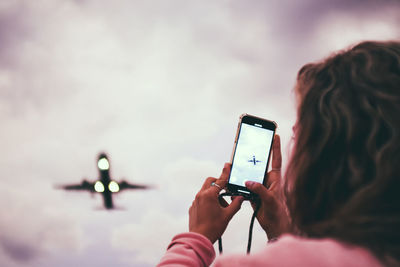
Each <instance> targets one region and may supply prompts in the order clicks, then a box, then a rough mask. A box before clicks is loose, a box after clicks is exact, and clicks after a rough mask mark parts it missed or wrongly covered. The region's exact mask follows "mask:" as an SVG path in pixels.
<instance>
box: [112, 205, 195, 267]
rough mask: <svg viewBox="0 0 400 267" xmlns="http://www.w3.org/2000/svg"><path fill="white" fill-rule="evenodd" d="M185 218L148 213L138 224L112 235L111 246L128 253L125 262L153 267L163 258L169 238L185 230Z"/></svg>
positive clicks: (186, 220) (159, 212)
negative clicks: (152, 266)
mask: <svg viewBox="0 0 400 267" xmlns="http://www.w3.org/2000/svg"><path fill="white" fill-rule="evenodd" d="M187 222H188V219H187V216H180V217H177V216H172V215H171V214H168V213H165V212H162V211H155V210H150V211H148V212H147V213H146V214H145V215H144V216H142V219H141V221H140V222H138V223H136V224H126V225H123V226H121V227H119V228H118V229H115V230H114V231H113V234H112V241H111V242H112V246H113V247H114V248H115V249H117V250H122V251H124V252H126V251H128V252H131V255H133V256H131V257H127V258H125V259H124V261H128V262H133V263H135V264H149V265H150V266H151V265H155V264H156V263H157V262H158V261H159V260H160V259H161V257H162V255H164V253H165V251H166V249H167V246H168V244H169V242H170V240H171V239H172V237H173V236H174V235H175V234H177V233H181V232H184V231H187V230H186V229H187Z"/></svg>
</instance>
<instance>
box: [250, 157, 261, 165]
mask: <svg viewBox="0 0 400 267" xmlns="http://www.w3.org/2000/svg"><path fill="white" fill-rule="evenodd" d="M248 162H252V163H253V164H254V165H256V164H257V162H261V161H260V160H256V156H253V159H251V160H249V161H248Z"/></svg>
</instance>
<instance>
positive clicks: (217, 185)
mask: <svg viewBox="0 0 400 267" xmlns="http://www.w3.org/2000/svg"><path fill="white" fill-rule="evenodd" d="M211 186H216V187H218V188H219V189H221V190H222V187H221V186H220V185H219V184H217V183H216V182H212V183H211Z"/></svg>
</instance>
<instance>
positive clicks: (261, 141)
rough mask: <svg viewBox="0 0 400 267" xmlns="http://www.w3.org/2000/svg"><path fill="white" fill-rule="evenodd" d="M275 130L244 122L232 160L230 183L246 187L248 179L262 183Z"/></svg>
mask: <svg viewBox="0 0 400 267" xmlns="http://www.w3.org/2000/svg"><path fill="white" fill-rule="evenodd" d="M273 137H274V131H273V130H269V129H265V128H261V127H258V126H254V125H250V124H245V123H242V126H241V128H240V133H239V137H238V140H237V145H236V150H235V155H234V156H233V160H232V170H231V175H230V179H229V183H230V184H235V185H239V186H243V187H245V182H246V181H255V182H258V183H262V182H263V180H264V174H265V171H266V168H267V164H268V156H269V153H270V149H271V143H272V140H273Z"/></svg>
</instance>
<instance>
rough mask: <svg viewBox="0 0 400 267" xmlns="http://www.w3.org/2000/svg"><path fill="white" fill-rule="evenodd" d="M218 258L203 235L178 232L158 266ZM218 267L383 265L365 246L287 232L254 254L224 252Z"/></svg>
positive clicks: (200, 263)
mask: <svg viewBox="0 0 400 267" xmlns="http://www.w3.org/2000/svg"><path fill="white" fill-rule="evenodd" d="M214 258H215V252H214V247H213V246H212V244H211V242H210V241H209V240H208V239H207V238H205V237H204V236H202V235H199V234H195V233H185V234H181V235H177V236H175V237H174V239H173V240H172V242H171V244H170V245H169V247H168V251H167V252H166V254H165V255H164V257H163V258H162V259H161V262H160V263H159V265H157V266H209V265H210V264H211V263H212V261H213V260H214ZM214 266H215V267H224V266H230V267H235V266H255V267H257V266H281V267H285V266H309V267H313V266H327V267H330V266H332V267H333V266H344V267H351V266H363V267H382V266H383V265H382V264H381V263H380V262H379V261H378V260H377V259H376V258H375V257H374V256H373V255H372V254H371V253H370V252H369V251H368V250H366V249H364V248H361V247H355V246H348V245H344V244H343V243H340V242H337V241H335V240H333V239H328V238H327V239H306V238H299V237H295V236H292V235H284V236H282V237H281V238H280V239H279V240H278V241H275V242H273V243H270V244H268V245H266V247H265V248H264V249H263V250H262V251H260V252H258V253H255V254H251V255H249V256H248V255H226V254H225V255H223V256H221V257H219V258H217V260H216V261H215V265H214Z"/></svg>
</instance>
